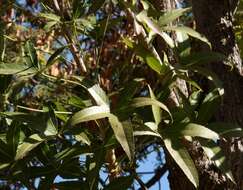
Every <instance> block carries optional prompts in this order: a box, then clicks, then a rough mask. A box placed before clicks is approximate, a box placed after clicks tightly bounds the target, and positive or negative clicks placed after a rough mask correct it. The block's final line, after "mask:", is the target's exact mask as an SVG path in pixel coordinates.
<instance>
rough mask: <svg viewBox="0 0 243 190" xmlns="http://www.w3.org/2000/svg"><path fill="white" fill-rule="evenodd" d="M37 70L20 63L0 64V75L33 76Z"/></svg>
mask: <svg viewBox="0 0 243 190" xmlns="http://www.w3.org/2000/svg"><path fill="white" fill-rule="evenodd" d="M36 71H37V70H36V69H34V68H33V67H29V66H27V65H25V64H21V63H0V75H13V74H22V75H27V74H33V73H35V72H36Z"/></svg>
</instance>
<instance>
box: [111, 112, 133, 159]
mask: <svg viewBox="0 0 243 190" xmlns="http://www.w3.org/2000/svg"><path fill="white" fill-rule="evenodd" d="M109 123H110V125H111V128H112V129H113V131H114V134H115V137H116V139H117V140H118V142H119V143H120V144H121V146H122V148H123V150H124V151H125V152H126V154H127V156H128V158H129V160H132V159H133V152H132V151H133V149H134V148H133V147H134V143H133V137H132V133H133V132H132V128H131V127H130V126H127V123H125V125H126V126H125V127H124V126H123V124H122V123H121V122H120V121H119V119H118V118H117V117H116V116H115V115H112V114H110V117H109Z"/></svg>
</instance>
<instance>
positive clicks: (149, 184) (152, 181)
mask: <svg viewBox="0 0 243 190" xmlns="http://www.w3.org/2000/svg"><path fill="white" fill-rule="evenodd" d="M166 171H167V166H166V164H165V165H164V166H163V167H159V168H158V169H157V170H156V171H155V174H154V176H153V177H152V178H151V179H150V180H149V181H148V182H147V183H146V184H145V185H146V187H147V188H150V187H152V186H153V185H154V184H155V183H157V182H158V181H159V180H160V178H161V177H162V176H163V175H164V174H165V172H166ZM139 190H142V189H141V188H140V189H139Z"/></svg>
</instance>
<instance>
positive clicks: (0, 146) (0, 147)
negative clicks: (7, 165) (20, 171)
mask: <svg viewBox="0 0 243 190" xmlns="http://www.w3.org/2000/svg"><path fill="white" fill-rule="evenodd" d="M10 151H11V150H9V148H8V145H7V144H6V143H5V142H3V141H2V140H0V155H1V156H0V161H1V162H9V161H12V160H13V157H12V154H11V153H12V152H10Z"/></svg>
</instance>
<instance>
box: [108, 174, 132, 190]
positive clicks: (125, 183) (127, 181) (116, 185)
mask: <svg viewBox="0 0 243 190" xmlns="http://www.w3.org/2000/svg"><path fill="white" fill-rule="evenodd" d="M133 180H134V177H133V176H122V177H119V178H116V179H114V180H112V182H111V183H109V184H108V185H107V186H106V187H105V188H104V190H114V189H116V190H124V189H129V188H130V187H131V185H132V184H133Z"/></svg>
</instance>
